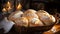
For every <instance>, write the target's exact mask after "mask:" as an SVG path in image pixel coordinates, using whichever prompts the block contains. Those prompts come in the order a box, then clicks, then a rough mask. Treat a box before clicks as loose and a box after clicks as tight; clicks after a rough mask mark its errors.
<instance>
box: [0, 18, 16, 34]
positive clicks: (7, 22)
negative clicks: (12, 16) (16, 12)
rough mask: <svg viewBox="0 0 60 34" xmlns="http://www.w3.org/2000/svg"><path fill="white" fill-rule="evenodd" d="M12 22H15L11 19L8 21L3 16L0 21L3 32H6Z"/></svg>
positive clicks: (11, 25)
mask: <svg viewBox="0 0 60 34" xmlns="http://www.w3.org/2000/svg"><path fill="white" fill-rule="evenodd" d="M14 24H15V23H14V22H13V21H9V20H8V19H7V17H5V18H4V19H3V20H2V21H1V23H0V29H1V28H3V29H4V33H8V32H9V31H10V30H11V28H12V27H13V25H14Z"/></svg>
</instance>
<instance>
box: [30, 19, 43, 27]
mask: <svg viewBox="0 0 60 34" xmlns="http://www.w3.org/2000/svg"><path fill="white" fill-rule="evenodd" d="M29 26H30V27H36V26H44V24H43V23H42V22H41V21H40V20H39V19H38V18H32V19H29Z"/></svg>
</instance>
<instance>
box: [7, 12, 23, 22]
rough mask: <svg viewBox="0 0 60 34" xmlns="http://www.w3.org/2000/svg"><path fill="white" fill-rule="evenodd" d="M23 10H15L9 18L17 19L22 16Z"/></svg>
mask: <svg viewBox="0 0 60 34" xmlns="http://www.w3.org/2000/svg"><path fill="white" fill-rule="evenodd" d="M22 14H23V12H22V11H15V12H13V13H12V14H11V15H10V16H9V17H8V18H9V20H13V21H14V20H16V18H20V17H21V16H22Z"/></svg>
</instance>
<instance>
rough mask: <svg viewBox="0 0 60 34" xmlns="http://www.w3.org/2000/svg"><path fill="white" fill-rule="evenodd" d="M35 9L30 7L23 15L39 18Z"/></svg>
mask: <svg viewBox="0 0 60 34" xmlns="http://www.w3.org/2000/svg"><path fill="white" fill-rule="evenodd" d="M34 12H36V11H35V10H32V9H29V10H27V11H25V12H24V14H23V17H27V18H28V19H30V18H38V16H37V14H35V13H34Z"/></svg>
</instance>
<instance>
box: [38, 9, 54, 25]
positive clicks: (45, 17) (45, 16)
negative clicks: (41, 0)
mask: <svg viewBox="0 0 60 34" xmlns="http://www.w3.org/2000/svg"><path fill="white" fill-rule="evenodd" d="M37 15H38V16H39V19H40V20H41V21H43V22H44V23H45V25H50V24H52V23H53V22H55V18H54V17H53V16H52V15H50V14H49V13H48V12H46V11H43V10H40V11H38V12H37Z"/></svg>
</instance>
